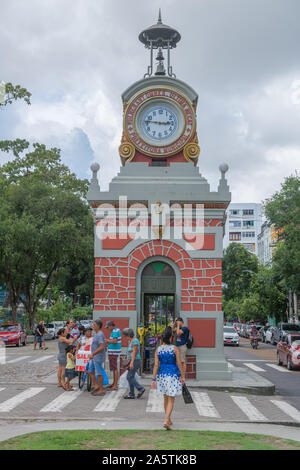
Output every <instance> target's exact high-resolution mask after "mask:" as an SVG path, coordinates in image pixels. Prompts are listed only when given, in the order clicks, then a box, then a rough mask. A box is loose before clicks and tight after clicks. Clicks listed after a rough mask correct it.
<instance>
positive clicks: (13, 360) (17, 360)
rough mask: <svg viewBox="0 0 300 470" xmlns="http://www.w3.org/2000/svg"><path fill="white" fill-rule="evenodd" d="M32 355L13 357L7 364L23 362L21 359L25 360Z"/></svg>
mask: <svg viewBox="0 0 300 470" xmlns="http://www.w3.org/2000/svg"><path fill="white" fill-rule="evenodd" d="M29 357H30V356H21V357H17V358H16V359H11V360H10V361H6V364H12V363H14V362H21V361H25V359H28V358H29Z"/></svg>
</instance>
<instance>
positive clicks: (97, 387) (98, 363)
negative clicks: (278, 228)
mask: <svg viewBox="0 0 300 470" xmlns="http://www.w3.org/2000/svg"><path fill="white" fill-rule="evenodd" d="M102 325H103V323H102V321H101V320H100V318H97V320H95V321H94V323H93V328H94V331H95V333H96V334H95V336H94V337H93V341H92V344H91V352H92V354H91V355H90V362H89V364H88V374H89V375H90V377H91V381H92V387H93V391H92V395H96V396H98V395H99V396H103V395H105V390H104V387H103V385H105V384H104V383H103V380H104V377H107V376H106V373H105V370H104V368H103V365H104V362H105V337H104V334H103V331H101V329H102Z"/></svg>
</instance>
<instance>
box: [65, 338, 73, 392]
mask: <svg viewBox="0 0 300 470" xmlns="http://www.w3.org/2000/svg"><path fill="white" fill-rule="evenodd" d="M75 348H76V346H73V345H72V344H70V345H69V346H67V348H66V355H67V365H66V369H65V378H66V379H67V380H66V382H65V385H64V389H65V390H66V391H68V392H70V391H72V390H74V389H73V387H71V385H70V382H71V380H72V379H74V377H75V376H76V372H75V360H76V356H75Z"/></svg>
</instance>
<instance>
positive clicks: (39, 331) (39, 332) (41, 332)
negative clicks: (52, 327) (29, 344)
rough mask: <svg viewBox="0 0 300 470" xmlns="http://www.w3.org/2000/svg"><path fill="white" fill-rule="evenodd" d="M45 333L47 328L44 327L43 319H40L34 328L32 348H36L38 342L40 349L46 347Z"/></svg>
mask: <svg viewBox="0 0 300 470" xmlns="http://www.w3.org/2000/svg"><path fill="white" fill-rule="evenodd" d="M45 333H48V330H47V328H46V327H45V325H44V322H43V320H40V321H39V323H38V326H37V327H36V330H35V341H34V346H33V349H36V345H37V343H38V342H39V343H40V349H44V350H45V349H48V348H46V343H45Z"/></svg>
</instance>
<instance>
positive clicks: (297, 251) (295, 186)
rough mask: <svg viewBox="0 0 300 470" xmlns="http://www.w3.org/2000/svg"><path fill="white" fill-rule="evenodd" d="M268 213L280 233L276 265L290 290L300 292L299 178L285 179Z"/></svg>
mask: <svg viewBox="0 0 300 470" xmlns="http://www.w3.org/2000/svg"><path fill="white" fill-rule="evenodd" d="M265 213H266V216H267V218H268V220H269V222H270V224H273V225H274V226H275V228H276V229H278V230H279V239H280V242H279V244H278V247H277V248H276V250H275V252H274V257H273V266H274V269H276V271H277V272H278V273H279V275H280V276H281V278H282V280H283V281H284V283H285V285H286V287H287V288H291V289H292V290H293V291H294V292H300V175H299V174H298V173H296V174H295V175H292V176H289V177H288V178H285V180H284V182H283V183H282V185H281V190H280V191H278V192H276V193H275V194H274V195H273V196H272V197H271V198H270V199H267V200H266V201H265Z"/></svg>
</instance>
